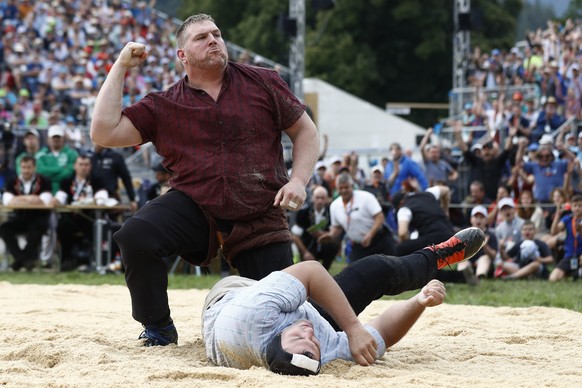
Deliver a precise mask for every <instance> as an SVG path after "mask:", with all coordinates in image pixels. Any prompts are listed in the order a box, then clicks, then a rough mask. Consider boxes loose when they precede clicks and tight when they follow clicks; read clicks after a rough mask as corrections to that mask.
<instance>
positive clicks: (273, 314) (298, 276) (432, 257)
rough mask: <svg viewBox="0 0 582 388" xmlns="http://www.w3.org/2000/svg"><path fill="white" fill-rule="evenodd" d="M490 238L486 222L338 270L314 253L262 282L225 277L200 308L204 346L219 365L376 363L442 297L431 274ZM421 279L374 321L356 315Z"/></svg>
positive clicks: (309, 368)
mask: <svg viewBox="0 0 582 388" xmlns="http://www.w3.org/2000/svg"><path fill="white" fill-rule="evenodd" d="M484 239H485V235H484V234H483V232H482V231H481V230H480V229H478V228H469V229H465V230H462V231H460V232H458V233H457V234H456V235H455V236H453V237H451V238H450V239H449V240H447V241H446V242H444V243H440V244H438V245H434V246H432V247H427V248H424V249H422V250H420V251H417V252H415V253H414V254H411V255H408V256H406V257H400V258H398V257H393V256H385V255H373V256H368V257H366V258H363V259H362V260H360V261H357V262H355V263H352V264H350V265H349V266H348V267H346V268H345V269H344V270H343V271H342V272H341V273H339V274H338V275H336V276H335V278H333V277H331V276H330V275H329V274H328V272H327V271H326V270H325V269H324V268H323V267H322V266H321V265H319V264H318V263H315V262H313V261H311V262H303V263H299V264H296V265H294V266H291V267H288V268H286V269H284V270H282V271H276V272H273V273H271V274H270V275H269V276H267V277H265V278H263V279H262V280H260V281H258V282H257V281H253V280H250V279H246V278H241V277H238V276H231V277H228V278H225V279H223V280H221V281H220V282H219V283H217V284H216V285H215V286H214V287H213V288H212V290H211V291H210V293H209V294H208V296H207V298H206V300H205V303H204V307H203V310H202V336H203V340H204V343H205V347H206V354H207V356H208V358H209V359H210V361H212V362H213V363H214V364H215V365H220V366H227V367H232V368H240V369H247V368H250V367H252V366H264V367H267V368H268V369H269V370H271V371H273V372H275V373H280V374H287V375H314V374H317V373H318V372H319V370H320V367H321V365H322V364H326V363H328V362H330V361H333V360H335V359H344V360H350V361H355V362H357V363H358V364H360V365H371V364H373V363H374V362H375V360H377V359H379V358H381V357H382V356H383V355H384V352H385V350H386V349H387V348H389V347H391V346H392V345H394V344H395V343H397V342H398V341H399V340H400V339H401V338H402V337H403V336H404V335H405V334H406V332H407V331H408V330H409V329H410V328H411V327H412V325H413V324H414V323H415V322H416V321H417V319H418V318H419V317H420V315H421V314H422V313H423V311H424V310H425V308H426V307H431V306H436V305H439V304H441V303H442V302H443V300H444V298H445V294H446V291H445V288H444V285H443V284H442V283H441V282H439V281H437V280H431V279H434V277H435V275H436V273H437V270H438V269H440V268H443V267H445V266H447V265H448V264H454V263H459V262H462V261H464V260H466V259H469V258H470V257H472V256H473V255H474V254H475V252H477V251H478V250H479V249H480V248H481V246H482V244H483V242H484ZM423 286H424V287H423ZM421 287H422V290H421V291H420V292H419V293H418V294H417V295H415V296H413V297H412V298H410V299H408V300H406V301H401V302H398V303H396V304H394V305H392V306H391V307H389V308H388V309H387V310H386V311H385V312H384V313H383V314H381V315H380V316H378V317H377V318H375V319H373V320H372V321H370V322H369V323H368V324H366V325H362V324H361V323H360V321H359V320H358V318H357V315H359V314H360V313H361V312H362V311H363V310H364V309H365V308H366V307H367V306H368V305H369V304H370V303H371V302H372V301H373V300H375V299H378V298H380V297H381V296H382V295H395V294H399V293H401V292H404V291H406V290H413V289H418V288H421ZM308 298H309V301H308ZM340 330H343V331H340Z"/></svg>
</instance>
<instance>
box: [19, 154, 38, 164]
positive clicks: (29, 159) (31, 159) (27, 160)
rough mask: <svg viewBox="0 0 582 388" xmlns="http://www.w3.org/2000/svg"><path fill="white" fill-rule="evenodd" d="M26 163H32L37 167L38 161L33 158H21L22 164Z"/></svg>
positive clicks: (26, 156) (28, 156)
mask: <svg viewBox="0 0 582 388" xmlns="http://www.w3.org/2000/svg"><path fill="white" fill-rule="evenodd" d="M26 162H32V165H33V166H36V159H35V158H34V157H33V156H30V155H24V156H23V157H22V158H20V164H22V163H26Z"/></svg>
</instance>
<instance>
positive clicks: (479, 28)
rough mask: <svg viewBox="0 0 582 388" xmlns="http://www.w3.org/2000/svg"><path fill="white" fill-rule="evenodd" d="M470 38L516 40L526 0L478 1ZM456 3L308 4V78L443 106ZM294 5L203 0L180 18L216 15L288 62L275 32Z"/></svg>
mask: <svg viewBox="0 0 582 388" xmlns="http://www.w3.org/2000/svg"><path fill="white" fill-rule="evenodd" d="M471 3H472V9H473V13H472V21H473V29H472V33H471V41H472V43H473V44H474V45H479V46H481V47H482V49H484V50H489V49H492V48H500V49H509V48H510V47H512V45H513V44H514V43H515V37H516V36H515V31H516V19H517V15H518V14H519V12H520V10H521V8H522V0H473V1H472V2H471ZM453 4H454V0H449V1H443V0H358V1H353V0H336V1H335V7H334V8H333V9H330V10H325V11H320V12H317V13H315V12H313V10H312V9H311V1H309V0H306V9H307V15H306V17H307V18H306V26H307V27H306V40H305V41H306V50H305V64H306V71H305V75H306V76H307V77H317V78H320V79H323V80H325V81H327V82H329V83H331V84H333V85H335V86H337V87H340V88H342V89H344V90H346V91H348V92H350V93H353V94H354V95H356V96H359V97H361V98H363V99H365V100H367V101H370V102H372V103H374V104H376V105H378V106H381V107H383V106H384V105H385V103H386V102H388V101H415V102H442V101H446V100H447V94H448V92H449V90H450V88H451V84H452V76H451V73H452V39H453V38H452V35H453V28H454V27H453V24H454V23H453ZM288 8H289V3H288V1H282V0H278V1H274V0H253V1H246V0H197V1H195V2H194V1H191V2H187V4H186V5H185V6H184V7H183V9H182V12H181V15H182V17H187V16H188V15H190V14H194V13H199V12H205V13H209V14H211V15H213V17H214V18H215V20H216V21H217V24H218V25H219V27H220V28H221V29H222V31H223V34H224V36H225V38H226V39H228V40H230V41H232V42H233V43H236V44H238V45H240V46H243V47H246V48H248V49H250V50H252V51H254V52H257V53H259V54H261V55H263V56H265V57H268V58H270V59H273V60H275V61H278V62H281V63H286V62H287V58H288V48H289V42H288V39H287V38H286V37H285V36H284V34H283V33H282V32H281V31H279V30H278V29H277V23H276V20H277V17H278V15H279V14H281V13H284V12H286V11H288Z"/></svg>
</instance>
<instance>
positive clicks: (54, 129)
mask: <svg viewBox="0 0 582 388" xmlns="http://www.w3.org/2000/svg"><path fill="white" fill-rule="evenodd" d="M53 136H61V137H62V136H65V130H64V129H63V127H61V126H60V125H51V126H50V127H49V129H48V137H53Z"/></svg>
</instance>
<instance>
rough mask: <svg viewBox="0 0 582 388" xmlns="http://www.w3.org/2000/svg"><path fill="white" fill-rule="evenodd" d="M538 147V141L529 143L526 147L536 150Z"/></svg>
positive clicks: (529, 149)
mask: <svg viewBox="0 0 582 388" xmlns="http://www.w3.org/2000/svg"><path fill="white" fill-rule="evenodd" d="M538 148H540V145H539V144H538V143H531V144H530V145H529V147H527V150H528V151H537V150H538Z"/></svg>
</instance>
